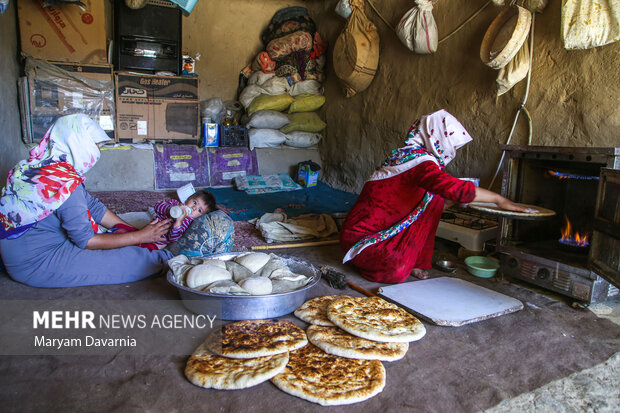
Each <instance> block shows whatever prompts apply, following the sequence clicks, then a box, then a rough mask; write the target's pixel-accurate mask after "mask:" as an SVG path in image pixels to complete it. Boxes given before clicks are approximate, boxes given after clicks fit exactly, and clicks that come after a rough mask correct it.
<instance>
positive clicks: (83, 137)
mask: <svg viewBox="0 0 620 413" xmlns="http://www.w3.org/2000/svg"><path fill="white" fill-rule="evenodd" d="M109 139H110V138H109V137H108V135H106V133H105V131H104V130H103V129H101V127H100V126H99V125H98V124H97V123H96V122H95V121H93V120H92V119H90V118H89V117H88V116H86V115H83V114H77V115H68V116H63V117H61V118H59V119H58V120H56V122H55V123H54V124H53V125H52V126H51V127H50V129H49V130H48V131H47V132H46V134H45V136H44V137H43V139H42V140H41V142H40V143H39V144H38V145H37V146H36V147H34V148H33V149H32V150H31V151H30V156H29V157H28V159H26V160H23V161H21V162H20V163H18V164H17V165H16V166H15V168H13V169H12V170H11V171H10V172H9V175H8V178H7V184H6V186H5V187H4V188H2V196H1V197H0V223H1V224H2V228H0V238H7V237H8V238H17V237H19V236H20V235H22V234H23V233H24V232H26V231H27V230H28V229H29V228H30V227H31V226H32V225H34V224H35V223H36V222H38V221H40V220H42V219H43V218H45V217H47V216H48V215H50V214H51V213H53V212H54V211H55V210H56V209H58V207H60V205H62V204H63V202H65V201H66V200H67V199H68V198H69V196H71V194H72V193H73V191H74V190H75V189H76V188H77V187H78V186H79V185H80V184H81V183H82V182H83V181H84V174H85V173H86V172H87V171H88V170H89V169H90V168H92V167H93V165H95V163H96V162H97V161H98V160H99V156H100V155H101V153H100V152H99V148H98V147H97V144H98V143H101V142H104V141H107V140H109Z"/></svg>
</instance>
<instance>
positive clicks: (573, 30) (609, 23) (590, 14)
mask: <svg viewBox="0 0 620 413" xmlns="http://www.w3.org/2000/svg"><path fill="white" fill-rule="evenodd" d="M618 40H620V0H607V1H597V0H563V1H562V41H563V42H564V48H565V49H568V50H571V49H591V48H593V47H598V46H604V45H606V44H608V43H612V42H617V41H618Z"/></svg>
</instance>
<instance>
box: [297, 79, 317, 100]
mask: <svg viewBox="0 0 620 413" xmlns="http://www.w3.org/2000/svg"><path fill="white" fill-rule="evenodd" d="M288 93H289V95H291V96H297V95H302V94H306V95H322V94H323V86H321V82H319V81H318V80H314V79H310V80H302V81H301V82H297V83H295V84H294V85H293V86H291V88H290V90H289V91H288Z"/></svg>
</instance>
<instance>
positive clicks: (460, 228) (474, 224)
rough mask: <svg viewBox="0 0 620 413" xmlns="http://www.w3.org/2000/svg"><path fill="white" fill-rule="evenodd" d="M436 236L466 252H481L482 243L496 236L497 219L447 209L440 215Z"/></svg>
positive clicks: (455, 209) (469, 211)
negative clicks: (456, 244) (453, 243)
mask: <svg viewBox="0 0 620 413" xmlns="http://www.w3.org/2000/svg"><path fill="white" fill-rule="evenodd" d="M436 235H437V237H438V238H443V239H446V240H448V241H453V242H457V243H458V244H460V245H461V246H462V247H463V248H466V249H468V250H472V251H482V250H483V249H484V243H485V242H486V241H489V240H491V239H495V237H496V236H497V218H496V217H494V216H492V215H486V214H482V213H480V212H477V211H471V210H465V209H457V208H449V209H447V210H446V211H444V213H443V214H441V219H440V221H439V226H438V228H437V233H436Z"/></svg>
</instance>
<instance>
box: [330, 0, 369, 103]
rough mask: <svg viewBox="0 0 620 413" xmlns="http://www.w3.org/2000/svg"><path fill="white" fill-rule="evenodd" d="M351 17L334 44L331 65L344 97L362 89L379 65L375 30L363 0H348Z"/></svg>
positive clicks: (366, 85) (367, 84) (365, 86)
mask: <svg viewBox="0 0 620 413" xmlns="http://www.w3.org/2000/svg"><path fill="white" fill-rule="evenodd" d="M349 2H350V4H351V9H352V10H353V12H352V13H351V17H350V18H349V20H348V21H347V25H346V27H345V28H344V30H343V31H342V33H340V36H338V39H337V40H336V44H335V45H334V53H333V65H334V72H335V73H336V76H338V78H339V79H340V80H341V81H342V83H343V85H344V93H345V96H346V97H348V98H349V97H351V96H354V95H355V94H356V93H359V92H361V91H363V90H365V89H366V88H367V87H368V86H370V83H371V82H372V80H373V79H374V77H375V74H376V73H377V67H378V66H379V33H378V32H377V27H376V26H375V25H374V24H373V23H372V22H371V21H370V20H369V19H368V17H366V14H365V13H364V0H349Z"/></svg>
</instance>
